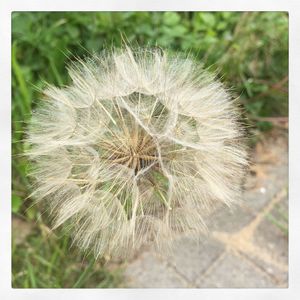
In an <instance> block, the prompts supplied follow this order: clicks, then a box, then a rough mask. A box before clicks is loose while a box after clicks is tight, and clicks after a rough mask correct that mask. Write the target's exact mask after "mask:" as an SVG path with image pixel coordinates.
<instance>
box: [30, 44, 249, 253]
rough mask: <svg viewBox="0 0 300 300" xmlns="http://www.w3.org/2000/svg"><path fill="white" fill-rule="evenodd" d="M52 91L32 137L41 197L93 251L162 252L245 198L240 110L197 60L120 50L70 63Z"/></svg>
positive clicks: (58, 223) (81, 243)
mask: <svg viewBox="0 0 300 300" xmlns="http://www.w3.org/2000/svg"><path fill="white" fill-rule="evenodd" d="M69 74H70V76H71V78H72V80H73V82H72V84H71V85H70V86H68V87H65V88H61V89H59V88H56V87H52V86H50V87H48V88H47V89H46V90H45V91H44V99H43V101H42V103H41V105H40V107H38V108H37V110H36V112H34V113H33V116H32V120H31V122H30V124H29V129H28V136H27V142H28V143H29V144H30V145H31V148H30V150H29V151H28V153H27V154H28V156H29V158H30V159H31V160H32V162H33V165H34V170H33V171H32V173H31V174H30V175H31V176H33V177H34V178H35V180H36V186H35V188H34V191H33V196H34V197H35V198H36V199H37V200H39V201H41V200H42V201H43V202H44V203H46V204H47V206H48V207H49V210H50V212H51V215H52V216H53V218H54V228H56V227H58V226H61V225H66V224H69V225H71V226H72V235H73V238H74V241H75V243H76V244H77V245H78V246H79V247H80V248H82V249H83V250H86V251H93V253H94V255H95V256H96V257H99V256H103V255H109V256H112V257H120V256H126V255H128V254H130V253H132V251H134V250H136V249H138V248H139V247H141V246H142V245H143V244H145V243H148V242H152V243H154V244H155V245H156V246H157V247H158V248H160V247H162V245H164V244H168V243H167V242H168V241H171V240H172V238H173V237H174V236H176V235H177V234H178V233H186V232H195V233H199V232H202V231H204V230H205V229H206V225H205V222H204V217H205V216H206V215H207V214H209V213H210V212H211V211H212V210H213V209H214V208H215V207H216V205H218V203H223V204H226V205H231V204H233V203H235V202H236V201H238V200H239V198H240V182H241V178H242V177H243V174H244V167H245V166H246V165H247V160H246V152H245V150H244V147H243V145H242V144H241V141H240V139H241V137H242V130H241V128H240V125H239V124H238V121H237V120H238V118H239V112H238V109H237V108H236V104H235V102H234V101H233V100H232V98H231V96H230V94H229V93H228V92H227V91H226V90H225V88H224V87H223V86H222V84H221V83H220V82H219V81H217V80H216V79H215V78H214V76H212V75H211V74H209V73H208V72H207V71H205V70H203V69H202V67H201V66H200V65H199V63H197V62H195V61H193V60H191V59H182V58H181V57H180V56H171V55H167V54H166V53H164V52H162V51H157V50H150V49H142V50H135V51H133V50H131V49H129V48H128V47H126V49H123V50H119V51H118V50H115V51H113V52H112V53H110V54H107V53H106V54H103V55H101V56H93V57H92V58H91V59H90V60H88V61H80V62H78V63H76V64H73V65H72V66H70V67H69Z"/></svg>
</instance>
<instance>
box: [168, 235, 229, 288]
mask: <svg viewBox="0 0 300 300" xmlns="http://www.w3.org/2000/svg"><path fill="white" fill-rule="evenodd" d="M223 251H224V246H223V245H222V244H221V243H220V242H218V241H215V240H213V239H206V238H202V239H199V240H198V241H197V240H194V239H193V238H191V237H188V236H183V237H181V238H179V239H177V240H176V241H175V243H174V245H173V251H172V253H171V255H169V256H166V258H165V259H166V260H167V261H168V262H169V263H170V265H172V266H173V267H174V268H175V269H176V270H177V272H178V273H179V274H181V275H182V276H183V277H184V278H186V279H187V280H188V281H189V282H190V283H191V284H192V285H193V284H194V283H195V282H196V281H197V279H198V278H199V276H200V275H201V274H202V273H203V272H204V271H205V270H206V269H207V268H208V267H209V266H210V265H211V264H212V263H213V261H215V260H216V259H217V258H218V257H219V256H220V255H221V253H222V252H223Z"/></svg>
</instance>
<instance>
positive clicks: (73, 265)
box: [12, 223, 122, 288]
mask: <svg viewBox="0 0 300 300" xmlns="http://www.w3.org/2000/svg"><path fill="white" fill-rule="evenodd" d="M20 230H21V228H20ZM12 249H13V251H12V257H13V264H12V266H13V278H12V286H13V287H14V288H20V287H22V288H47V287H53V288H96V287H101V288H112V287H119V286H120V285H121V283H122V269H120V268H118V269H117V270H115V271H112V270H109V269H108V266H107V264H106V262H105V260H104V259H100V260H98V261H96V262H95V260H94V258H93V257H92V256H86V257H85V256H84V255H83V254H81V253H79V252H78V250H77V249H76V247H74V246H71V239H70V237H68V235H61V236H54V235H53V234H49V232H48V230H47V227H46V226H45V225H44V224H42V223H41V224H38V225H36V226H34V228H33V229H32V232H31V233H30V235H29V236H28V237H27V238H26V240H25V241H24V242H23V243H22V244H17V245H16V244H15V242H14V239H13V247H12Z"/></svg>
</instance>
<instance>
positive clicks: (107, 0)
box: [0, 0, 300, 300]
mask: <svg viewBox="0 0 300 300" xmlns="http://www.w3.org/2000/svg"><path fill="white" fill-rule="evenodd" d="M14 11H286V12H288V13H289V287H288V288H286V289H13V288H12V287H11V201H10V199H11V159H12V158H11V13H12V12H14ZM299 11H300V2H299V1H297V0H288V1H287V0H275V1H274V0H252V1H245V0H226V1H225V0H152V1H149V0H148V1H147V0H127V1H124V0H102V1H99V0H98V1H97V0H84V1H82V0H64V1H61V0H26V1H24V0H23V1H22V0H7V1H1V3H0V43H1V47H0V51H1V52H0V79H1V80H0V84H1V88H0V91H1V105H0V122H1V126H0V137H1V140H0V151H1V153H0V157H1V167H0V179H1V180H0V182H1V200H0V241H1V242H0V298H1V299H31V300H32V299H41V298H42V299H45V300H47V299H68V298H70V297H72V299H73V300H76V299H80V300H82V297H88V299H99V298H100V297H103V298H102V299H116V298H117V299H119V298H120V299H141V298H142V299H145V300H146V299H151V300H152V299H154V298H155V299H166V297H170V298H171V299H175V300H176V299H183V298H184V299H199V298H200V297H201V299H222V300H227V299H230V300H232V299H246V300H247V299H251V300H252V299H253V298H254V299H256V300H259V299H280V300H281V299H284V298H285V299H297V295H300V259H299V257H300V238H297V236H298V235H299V228H300V216H299V214H300V193H299V185H300V172H299V170H300V163H299V161H298V159H297V158H299V153H300V149H299V148H300V143H299V138H300V136H299V129H300V100H299V99H300V83H299V77H300V34H299V29H300V14H299ZM297 128H298V130H297ZM298 136H299V137H298ZM297 137H298V138H297ZM228 276H230V274H228ZM298 297H299V296H298Z"/></svg>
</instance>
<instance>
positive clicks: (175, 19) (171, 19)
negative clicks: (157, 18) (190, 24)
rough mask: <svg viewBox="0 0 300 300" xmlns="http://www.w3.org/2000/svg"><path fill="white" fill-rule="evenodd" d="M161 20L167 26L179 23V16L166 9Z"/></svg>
mask: <svg viewBox="0 0 300 300" xmlns="http://www.w3.org/2000/svg"><path fill="white" fill-rule="evenodd" d="M163 21H164V24H166V25H168V26H174V25H176V24H178V23H179V21H180V16H179V14H178V13H176V12H171V11H168V12H166V13H164V19H163Z"/></svg>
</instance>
